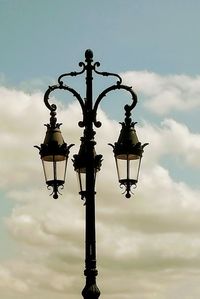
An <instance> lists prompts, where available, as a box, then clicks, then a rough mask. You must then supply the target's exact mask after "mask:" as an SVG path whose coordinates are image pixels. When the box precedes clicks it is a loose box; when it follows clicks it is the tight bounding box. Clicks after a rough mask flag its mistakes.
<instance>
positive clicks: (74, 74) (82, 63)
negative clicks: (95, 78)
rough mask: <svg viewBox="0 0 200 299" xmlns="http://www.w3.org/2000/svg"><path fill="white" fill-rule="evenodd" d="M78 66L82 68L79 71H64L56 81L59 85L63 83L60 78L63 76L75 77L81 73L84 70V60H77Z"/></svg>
mask: <svg viewBox="0 0 200 299" xmlns="http://www.w3.org/2000/svg"><path fill="white" fill-rule="evenodd" d="M79 66H80V67H82V70H81V71H80V72H70V73H65V74H62V75H60V76H59V77H58V83H59V84H60V85H62V84H63V81H62V80H61V79H62V78H64V77H67V76H71V77H75V76H78V75H81V74H83V73H84V72H85V69H86V68H85V63H84V62H82V61H81V62H79Z"/></svg>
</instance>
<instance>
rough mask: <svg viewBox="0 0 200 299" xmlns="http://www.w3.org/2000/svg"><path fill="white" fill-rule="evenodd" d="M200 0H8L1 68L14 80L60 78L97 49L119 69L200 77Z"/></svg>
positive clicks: (0, 21) (1, 17)
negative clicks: (199, 26)
mask: <svg viewBox="0 0 200 299" xmlns="http://www.w3.org/2000/svg"><path fill="white" fill-rule="evenodd" d="M199 6H200V4H199V1H197V0H196V1H195V0H192V1H184V0H183V1H167V2H166V1H163V0H161V1H155V0H152V1H128V0H125V1H121V0H116V1H104V0H102V1H101V2H97V1H84V2H83V1H77V0H76V1H63V0H59V1H57V2H55V1H47V0H42V1H37V0H36V1H34V2H33V1H26V0H20V1H9V0H7V1H2V0H1V12H0V25H1V58H0V59H1V60H0V63H1V72H2V73H3V74H4V75H5V76H6V78H7V77H8V78H7V80H9V82H10V83H11V84H18V83H20V82H22V81H27V80H29V79H30V80H32V79H33V78H38V77H40V78H41V77H49V76H50V77H54V76H55V74H56V73H60V72H62V70H63V71H64V70H65V69H66V68H69V69H71V68H73V67H74V65H75V62H76V61H77V60H78V59H81V57H82V53H83V51H84V50H85V49H87V48H92V49H93V51H94V53H95V57H97V58H98V59H100V60H101V61H102V59H103V63H104V65H106V67H107V69H111V70H114V71H117V72H121V71H127V70H132V69H134V70H150V71H153V72H158V73H161V74H173V73H176V74H182V73H183V74H185V73H187V74H191V75H196V74H198V71H199V67H200V65H199V64H200V63H199V59H198V53H199V49H200V41H199V39H198V33H199V32H198V25H199ZM195 58H196V59H195Z"/></svg>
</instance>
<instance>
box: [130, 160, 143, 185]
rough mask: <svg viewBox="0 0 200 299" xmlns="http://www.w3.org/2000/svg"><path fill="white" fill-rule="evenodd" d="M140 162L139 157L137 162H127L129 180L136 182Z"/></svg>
mask: <svg viewBox="0 0 200 299" xmlns="http://www.w3.org/2000/svg"><path fill="white" fill-rule="evenodd" d="M140 161H141V157H139V159H137V160H129V163H130V165H129V166H130V167H129V169H130V170H129V172H130V173H129V176H130V177H129V179H131V180H135V181H136V182H137V181H138V175H139V168H140Z"/></svg>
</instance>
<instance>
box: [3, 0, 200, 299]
mask: <svg viewBox="0 0 200 299" xmlns="http://www.w3.org/2000/svg"><path fill="white" fill-rule="evenodd" d="M199 30H200V2H199V1H198V0H196V1H195V0H190V1H189V0H188V1H186V0H182V1H179V0H173V1H172V0H168V1H164V0H149V1H147V0H146V1H144V0H140V1H136V0H110V1H109V0H107V1H105V0H101V1H97V0H93V1H92V0H84V1H81V0H73V1H72V0H65V1H64V0H57V1H53V0H40V1H39V0H34V1H33V0H12V1H11V0H0V41H1V43H0V44H1V47H0V111H1V118H0V128H1V130H0V140H1V146H0V160H1V163H0V164H1V167H0V175H1V178H2V179H1V182H0V195H1V201H0V217H1V219H0V241H1V247H0V248H1V250H0V295H1V297H3V298H4V299H24V298H29V299H36V298H37V299H41V298H42V299H45V298H48V299H64V298H66V296H67V297H68V298H69V299H78V298H80V295H79V294H80V291H81V288H82V287H83V284H84V278H83V275H82V273H83V263H84V258H83V244H84V240H83V228H84V213H83V212H84V210H83V206H82V202H81V201H80V200H79V199H78V191H77V186H76V179H75V175H74V172H73V169H72V165H71V164H70V162H71V157H72V156H73V154H75V153H76V151H77V149H78V146H79V138H80V134H81V131H80V128H78V127H77V122H78V120H80V118H81V114H80V109H79V108H78V105H76V103H75V102H74V101H72V98H71V97H70V96H69V95H64V94H59V96H57V97H55V99H54V100H55V101H56V102H57V103H58V106H59V109H58V110H59V111H58V117H59V121H61V122H63V126H62V132H63V135H64V136H65V139H66V141H67V143H76V144H77V146H76V147H74V148H73V149H72V150H71V157H70V159H69V166H68V173H67V182H66V186H65V189H64V191H63V196H62V197H61V199H60V200H58V201H56V202H55V201H53V200H52V199H51V198H50V197H49V194H48V191H47V190H46V188H45V186H44V185H45V184H44V178H43V174H42V167H41V165H40V161H39V157H38V153H37V151H36V150H35V149H34V148H33V145H35V144H40V143H41V142H42V141H43V138H44V134H45V128H44V127H43V124H44V123H47V122H48V119H49V113H48V111H47V109H46V108H45V106H44V104H43V94H44V92H45V90H46V89H47V88H48V86H49V85H51V84H54V83H55V82H56V79H57V77H58V76H59V75H60V74H62V73H65V72H70V71H75V70H79V66H78V63H79V62H80V61H84V52H85V50H86V49H88V48H91V49H92V50H93V52H94V60H95V61H100V63H101V66H100V68H99V69H101V70H103V71H110V72H116V73H119V74H120V75H121V76H122V78H123V82H124V83H125V84H127V85H130V86H133V89H134V90H135V92H136V93H137V95H138V105H137V106H136V109H134V120H135V121H138V126H137V132H138V136H139V139H141V141H142V142H149V143H150V145H149V146H148V148H145V154H144V157H143V161H142V168H141V176H140V181H139V184H138V188H137V189H136V190H135V195H134V198H133V199H131V200H130V201H125V200H123V196H122V195H121V190H120V188H118V183H117V178H116V174H114V172H115V168H114V167H115V166H114V161H113V160H114V159H112V158H111V156H110V155H112V151H110V149H109V148H108V147H107V143H110V142H111V143H113V142H114V141H116V140H115V139H116V138H117V136H118V131H119V126H118V124H117V122H118V121H120V120H122V119H121V118H122V117H123V109H121V108H123V104H124V103H126V102H127V101H129V99H128V98H127V97H125V98H123V94H121V93H120V94H119V95H117V94H114V93H113V94H112V95H111V96H110V97H108V100H105V102H104V103H103V105H102V109H103V111H102V110H100V112H99V118H100V119H101V120H102V122H103V124H104V125H103V126H102V128H100V129H98V130H97V131H98V132H97V141H98V143H97V151H98V153H102V154H103V155H104V163H103V167H102V170H101V172H100V175H99V179H98V187H97V195H98V201H97V205H98V207H97V227H98V232H97V235H98V242H97V247H98V268H99V276H98V282H99V285H100V288H101V290H102V297H106V298H108V299H113V298H115V299H119V298H120V299H121V298H124V299H132V298H134V299H169V298H170V299H171V298H173V299H180V298H181V299H188V298H191V299H199V296H200V288H199V278H200V263H199V261H200V254H199V252H200V242H199V227H200V220H199V219H200V217H199V214H200V202H199V196H200V187H199V181H200V162H199V153H200V122H199V115H200V59H199V53H200V39H199ZM96 79H97V78H95V80H94V86H95V91H96V92H97V91H99V90H100V89H101V88H102V87H107V86H108V85H109V84H113V81H112V79H109V78H103V80H101V81H98V80H96ZM68 82H69V84H70V85H71V84H72V86H75V87H76V88H77V89H78V90H79V91H80V93H81V94H83V97H84V88H85V85H84V84H85V81H84V77H81V78H80V80H76V79H75V78H73V79H69V80H68ZM106 99H107V97H106ZM118 103H119V105H118ZM72 223H73V225H72ZM49 281H51V283H49ZM133 281H134V282H135V283H134V284H133Z"/></svg>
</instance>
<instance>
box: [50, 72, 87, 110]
mask: <svg viewBox="0 0 200 299" xmlns="http://www.w3.org/2000/svg"><path fill="white" fill-rule="evenodd" d="M60 77H61V76H60ZM57 89H64V90H67V91H69V92H71V93H72V94H73V96H75V98H76V99H77V100H78V102H79V104H80V106H81V109H82V112H83V115H84V110H85V105H84V102H83V99H82V97H81V96H80V94H79V93H78V92H77V91H76V90H75V89H73V88H71V87H69V86H67V85H64V84H63V82H62V81H60V82H59V84H57V85H52V86H49V88H48V89H47V91H46V92H45V94H44V103H45V105H46V107H47V108H48V109H49V110H50V111H55V110H56V109H57V106H56V105H55V104H50V103H49V96H50V94H51V92H53V91H54V90H57Z"/></svg>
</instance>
